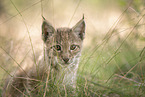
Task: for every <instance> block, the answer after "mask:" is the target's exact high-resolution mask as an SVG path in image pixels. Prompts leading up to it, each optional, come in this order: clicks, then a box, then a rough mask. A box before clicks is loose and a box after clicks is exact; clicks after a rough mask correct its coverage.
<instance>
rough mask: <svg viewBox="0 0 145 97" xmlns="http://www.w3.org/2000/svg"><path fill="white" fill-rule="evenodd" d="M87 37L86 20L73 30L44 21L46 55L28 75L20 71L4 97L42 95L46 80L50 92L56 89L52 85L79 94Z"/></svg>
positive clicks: (6, 88) (6, 87) (7, 87)
mask: <svg viewBox="0 0 145 97" xmlns="http://www.w3.org/2000/svg"><path fill="white" fill-rule="evenodd" d="M84 36H85V22H84V17H83V18H82V19H81V20H80V21H79V22H78V23H77V24H76V25H75V26H74V27H72V28H57V29H55V28H54V27H53V26H52V25H51V24H50V23H49V22H48V21H46V20H45V19H44V21H43V23H42V39H43V41H44V44H45V52H44V55H43V56H41V58H39V60H38V62H37V64H34V66H33V67H31V68H29V69H26V70H25V72H23V71H18V72H17V73H16V74H15V76H14V77H13V78H9V79H8V80H7V82H6V85H5V88H4V92H3V97H7V96H8V97H20V96H24V94H25V95H27V94H28V95H36V94H39V92H40V90H41V89H42V88H43V87H42V86H41V84H40V83H42V82H44V83H45V82H46V80H48V89H49V88H50V85H52V84H49V83H53V84H54V85H57V86H58V85H59V87H61V85H62V86H65V87H66V89H67V88H68V90H69V89H73V90H75V87H76V74H77V69H78V64H79V59H80V56H81V49H82V43H83V39H84ZM20 77H21V78H20ZM11 79H12V80H11ZM42 90H43V89H42ZM50 90H51V89H50ZM70 91H71V90H70Z"/></svg>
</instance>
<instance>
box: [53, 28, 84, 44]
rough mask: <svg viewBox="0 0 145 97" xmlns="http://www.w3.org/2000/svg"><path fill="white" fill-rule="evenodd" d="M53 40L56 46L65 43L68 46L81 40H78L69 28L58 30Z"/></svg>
mask: <svg viewBox="0 0 145 97" xmlns="http://www.w3.org/2000/svg"><path fill="white" fill-rule="evenodd" d="M55 38H56V42H57V43H58V44H63V43H66V42H68V43H69V44H73V43H79V42H81V39H80V38H78V37H77V35H76V34H75V33H74V32H73V30H72V29H70V28H58V29H57V32H56V35H55Z"/></svg>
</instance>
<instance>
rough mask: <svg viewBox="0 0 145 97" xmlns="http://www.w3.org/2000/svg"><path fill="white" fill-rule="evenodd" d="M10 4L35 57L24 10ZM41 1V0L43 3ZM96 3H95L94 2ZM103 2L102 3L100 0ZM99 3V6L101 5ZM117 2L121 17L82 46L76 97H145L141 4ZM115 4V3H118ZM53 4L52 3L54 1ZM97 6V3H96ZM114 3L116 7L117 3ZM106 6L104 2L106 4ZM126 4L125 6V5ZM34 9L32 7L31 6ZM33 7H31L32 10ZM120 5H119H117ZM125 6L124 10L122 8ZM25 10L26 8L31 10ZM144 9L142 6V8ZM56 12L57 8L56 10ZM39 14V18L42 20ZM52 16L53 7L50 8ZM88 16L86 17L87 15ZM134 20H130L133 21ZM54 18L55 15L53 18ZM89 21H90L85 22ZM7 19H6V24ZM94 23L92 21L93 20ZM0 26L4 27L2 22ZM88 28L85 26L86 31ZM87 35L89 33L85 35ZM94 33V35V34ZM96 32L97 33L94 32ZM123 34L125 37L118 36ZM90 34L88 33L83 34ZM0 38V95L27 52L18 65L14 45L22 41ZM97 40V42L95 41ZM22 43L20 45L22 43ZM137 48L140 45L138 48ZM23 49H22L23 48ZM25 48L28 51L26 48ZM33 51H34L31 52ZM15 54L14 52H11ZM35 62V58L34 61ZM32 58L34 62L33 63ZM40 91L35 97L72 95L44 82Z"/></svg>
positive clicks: (144, 57)
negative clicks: (23, 29)
mask: <svg viewBox="0 0 145 97" xmlns="http://www.w3.org/2000/svg"><path fill="white" fill-rule="evenodd" d="M10 1H11V4H13V6H14V7H15V8H14V9H15V10H17V12H18V14H17V15H20V18H21V19H22V23H24V25H23V26H24V27H26V30H27V33H28V40H29V42H30V46H29V48H31V49H32V54H33V56H34V58H35V57H37V56H36V53H35V51H36V49H34V48H33V46H35V43H34V44H33V41H32V40H33V39H32V40H31V36H30V31H29V27H28V24H27V22H26V21H25V20H24V16H23V15H22V13H23V12H24V11H27V10H25V9H24V10H22V11H19V9H18V8H17V7H16V5H15V4H14V3H12V2H13V0H10ZM42 1H43V0H42ZM93 2H95V0H93ZM103 2H104V1H103ZM103 2H101V3H103ZM118 2H120V3H119V4H120V6H121V8H122V7H123V8H124V9H123V10H122V14H121V15H120V17H119V18H118V20H116V22H115V23H114V24H112V27H110V29H108V30H109V31H108V32H107V33H105V34H103V36H101V35H102V34H101V35H98V36H94V37H92V40H93V42H92V43H91V45H89V47H85V48H84V49H83V51H82V57H81V61H80V65H79V69H78V76H77V88H76V95H77V96H78V97H102V96H103V97H104V96H109V97H144V96H145V92H144V91H145V45H144V44H145V37H144V35H143V33H144V32H143V31H144V19H145V17H144V16H145V15H144V14H145V13H144V12H143V11H142V10H141V7H140V6H142V4H144V2H143V3H141V1H140V2H136V1H135V2H132V3H130V2H129V3H128V2H127V1H126V2H125V1H121V0H118ZM118 2H117V1H116V3H118ZM36 3H37V4H39V3H41V8H40V9H41V15H42V16H43V14H44V13H43V10H44V9H45V8H43V7H44V6H43V5H44V3H43V4H42V2H41V1H39V2H36ZM53 3H55V2H53ZM81 3H82V1H81V2H80V1H79V2H78V3H77V6H76V8H75V10H74V12H73V15H72V17H71V20H70V22H69V24H70V23H71V21H72V19H73V17H74V15H75V13H76V12H77V9H78V7H79V6H80V4H81ZM96 3H98V2H96ZM116 3H115V4H116ZM105 4H106V3H105ZM127 5H128V6H127ZM33 6H35V4H34V5H33ZM33 6H32V5H31V6H30V7H33ZM118 6H119V5H118ZM124 6H127V7H124ZM30 7H28V9H29V8H30ZM130 7H131V8H133V9H134V11H135V13H137V14H139V15H138V16H136V15H134V13H129V10H130ZM142 7H144V6H142ZM55 10H57V9H55ZM41 15H40V17H41ZM53 15H54V8H53ZM88 17H89V16H88ZM132 17H133V18H132ZM53 18H54V16H53ZM88 20H89V19H88ZM9 21H10V20H9V19H8V21H7V22H9ZM92 21H93V20H92ZM104 23H105V21H104ZM122 24H123V25H127V27H126V28H127V29H125V30H123V31H120V29H121V30H122V27H124V26H122ZM1 25H5V22H4V23H2V24H1ZM89 26H91V25H87V27H88V28H89ZM87 33H89V31H88V32H87ZM94 33H96V32H94ZM97 33H99V32H97ZM122 33H125V34H124V35H121V34H122ZM86 35H89V34H86ZM9 37H10V39H9ZM9 37H7V35H6V36H2V35H1V36H0V43H1V44H0V54H1V55H0V60H1V61H0V67H1V68H0V69H1V72H0V78H1V80H0V82H1V86H0V94H1V93H2V87H3V85H4V81H5V78H6V75H9V73H10V72H11V71H13V68H16V66H13V64H14V65H15V64H17V65H18V67H21V66H20V65H21V62H23V60H24V59H25V57H27V54H26V52H27V53H28V52H29V50H24V51H23V50H22V51H23V58H22V60H21V61H20V62H17V59H15V58H18V57H19V56H18V57H16V53H15V52H17V46H21V43H22V44H23V41H24V40H23V39H20V40H16V39H15V38H17V37H16V36H15V37H14V38H12V39H11V36H9ZM13 39H15V41H14V42H16V43H15V44H14V47H12V46H11V42H13V41H12V40H13ZM96 40H98V41H99V42H95V41H96ZM21 41H22V42H21ZM138 45H141V46H139V47H138ZM24 49H25V48H24ZM26 49H27V48H26ZM34 50H35V51H34ZM13 52H14V53H13ZM36 59H37V58H36ZM36 59H35V60H36ZM39 85H40V86H42V88H41V89H40V92H39V95H38V97H42V96H44V95H45V96H46V97H47V96H48V97H49V96H52V97H53V96H58V97H61V96H62V97H63V96H68V97H69V96H72V90H71V89H70V88H69V89H67V88H66V87H64V86H63V85H62V86H61V85H60V86H57V85H54V84H53V83H49V84H48V87H49V88H46V86H45V85H46V83H45V82H40V83H39Z"/></svg>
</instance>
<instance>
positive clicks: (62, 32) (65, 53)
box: [42, 17, 85, 66]
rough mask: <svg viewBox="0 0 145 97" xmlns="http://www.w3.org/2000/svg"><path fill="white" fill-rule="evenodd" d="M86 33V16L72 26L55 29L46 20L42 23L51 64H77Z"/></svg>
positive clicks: (43, 35) (43, 36)
mask: <svg viewBox="0 0 145 97" xmlns="http://www.w3.org/2000/svg"><path fill="white" fill-rule="evenodd" d="M84 35H85V22H84V17H83V18H82V19H81V20H80V21H79V22H78V23H77V24H76V25H75V26H74V27H72V28H66V27H65V28H57V29H55V28H54V27H53V26H52V25H51V24H50V23H49V22H47V21H46V20H44V21H43V24H42V38H43V41H44V43H45V45H46V51H47V56H48V58H49V59H50V60H51V64H53V65H56V64H59V65H61V66H68V65H69V64H77V62H78V60H79V57H80V55H81V48H82V43H83V39H84Z"/></svg>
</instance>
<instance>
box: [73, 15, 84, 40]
mask: <svg viewBox="0 0 145 97" xmlns="http://www.w3.org/2000/svg"><path fill="white" fill-rule="evenodd" d="M72 30H73V32H74V33H76V34H77V35H78V37H79V38H80V39H81V40H83V39H84V37H85V21H84V15H83V18H82V19H81V20H80V21H79V22H78V23H77V24H76V25H75V26H74V27H73V28H72Z"/></svg>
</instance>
